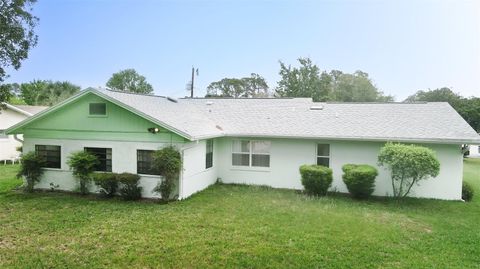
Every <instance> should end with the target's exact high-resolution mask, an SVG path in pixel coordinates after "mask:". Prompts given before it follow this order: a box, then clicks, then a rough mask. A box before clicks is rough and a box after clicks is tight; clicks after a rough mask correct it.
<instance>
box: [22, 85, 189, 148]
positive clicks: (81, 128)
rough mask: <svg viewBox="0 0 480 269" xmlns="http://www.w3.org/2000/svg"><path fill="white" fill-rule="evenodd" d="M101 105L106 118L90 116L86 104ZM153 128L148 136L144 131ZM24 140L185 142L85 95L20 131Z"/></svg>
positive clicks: (137, 117)
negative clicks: (153, 132) (105, 107)
mask: <svg viewBox="0 0 480 269" xmlns="http://www.w3.org/2000/svg"><path fill="white" fill-rule="evenodd" d="M99 102H105V103H106V104H107V115H106V116H90V115H89V104H90V103H99ZM151 127H157V128H159V129H160V132H159V133H157V134H152V133H149V132H148V130H147V129H148V128H151ZM22 132H23V134H24V137H26V138H50V139H86V140H116V141H144V142H184V141H185V139H184V138H182V137H181V136H179V135H177V134H174V133H172V132H170V131H168V130H166V129H165V128H162V127H160V126H158V125H156V124H154V123H152V122H150V121H148V120H146V119H144V118H142V117H140V116H138V115H136V114H134V113H132V112H130V111H128V110H126V109H124V108H122V107H119V106H118V105H115V104H114V103H111V102H109V101H107V100H104V99H103V98H101V97H99V96H97V95H95V94H87V95H85V96H83V97H81V98H80V99H78V100H76V101H75V102H72V103H70V104H67V105H65V106H64V107H62V108H60V109H59V110H57V111H54V112H52V113H50V114H48V115H46V116H45V117H43V118H39V119H37V120H35V121H32V122H31V123H29V124H27V125H26V126H24V127H23V128H22Z"/></svg>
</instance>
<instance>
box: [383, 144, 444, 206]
mask: <svg viewBox="0 0 480 269" xmlns="http://www.w3.org/2000/svg"><path fill="white" fill-rule="evenodd" d="M378 164H379V165H380V166H385V167H387V168H388V169H390V171H391V177H392V189H393V196H394V197H398V198H401V197H405V196H407V195H408V193H409V192H410V190H411V189H412V187H413V185H414V184H418V182H419V181H421V180H425V179H428V178H429V177H436V176H438V173H439V172H440V162H439V161H438V160H437V157H436V156H435V152H434V151H433V150H431V149H429V148H426V147H421V146H415V145H404V144H398V143H391V142H388V143H387V144H385V146H384V147H382V148H381V149H380V154H379V155H378Z"/></svg>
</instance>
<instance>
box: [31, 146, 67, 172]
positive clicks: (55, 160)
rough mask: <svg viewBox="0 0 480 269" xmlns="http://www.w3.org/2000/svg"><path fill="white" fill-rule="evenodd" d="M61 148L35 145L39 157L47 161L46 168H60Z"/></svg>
mask: <svg viewBox="0 0 480 269" xmlns="http://www.w3.org/2000/svg"><path fill="white" fill-rule="evenodd" d="M60 149H61V147H60V146H50V145H35V153H36V154H37V155H38V156H42V157H43V158H44V159H45V161H46V164H45V166H44V167H45V168H60V167H61V163H60V159H61V158H60V156H61V153H60Z"/></svg>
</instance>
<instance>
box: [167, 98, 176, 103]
mask: <svg viewBox="0 0 480 269" xmlns="http://www.w3.org/2000/svg"><path fill="white" fill-rule="evenodd" d="M167 100H168V101H170V102H174V103H178V100H177V99H175V98H172V97H167Z"/></svg>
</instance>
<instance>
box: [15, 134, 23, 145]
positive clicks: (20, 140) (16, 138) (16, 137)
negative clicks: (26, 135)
mask: <svg viewBox="0 0 480 269" xmlns="http://www.w3.org/2000/svg"><path fill="white" fill-rule="evenodd" d="M17 135H18V134H14V135H13V139H15V140H17V141H18V142H20V143H22V144H23V140H22V139H20V138H18V136H17Z"/></svg>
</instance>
